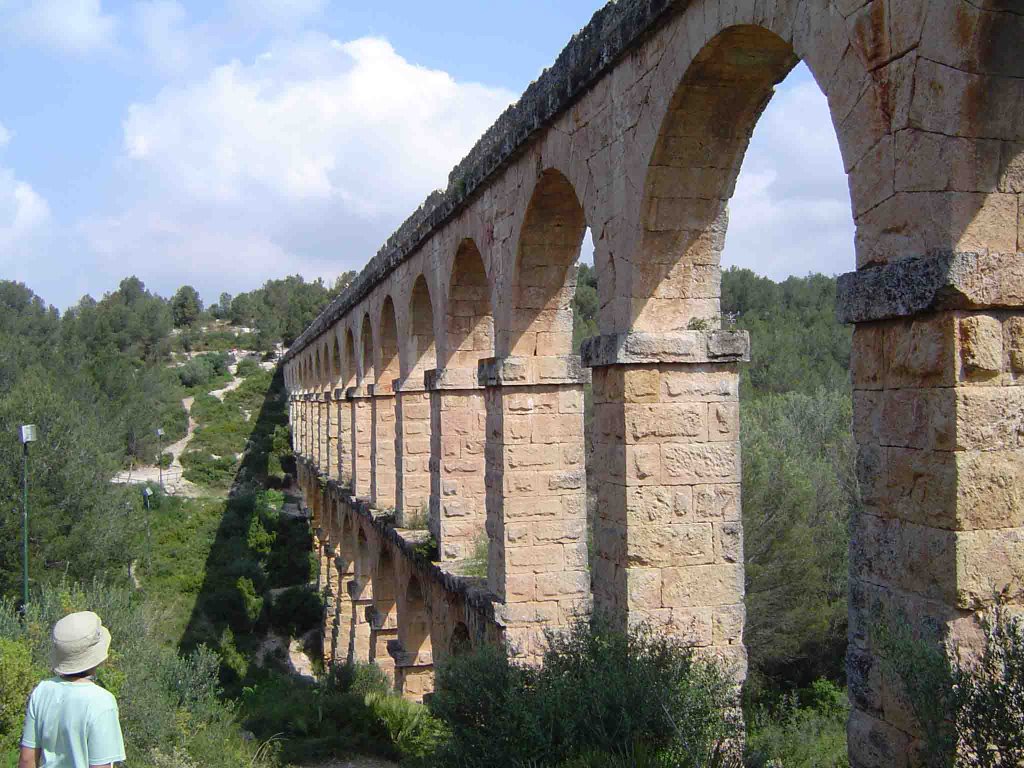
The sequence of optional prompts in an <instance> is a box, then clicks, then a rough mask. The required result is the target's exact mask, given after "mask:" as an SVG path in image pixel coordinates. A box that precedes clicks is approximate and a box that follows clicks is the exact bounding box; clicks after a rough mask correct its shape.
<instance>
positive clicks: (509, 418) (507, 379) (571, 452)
mask: <svg viewBox="0 0 1024 768" xmlns="http://www.w3.org/2000/svg"><path fill="white" fill-rule="evenodd" d="M588 373H589V372H587V371H585V370H583V369H582V368H581V367H580V364H579V358H577V357H530V358H514V357H509V358H492V359H487V360H481V361H480V364H479V380H480V383H481V384H483V385H485V386H486V392H485V396H484V397H485V404H486V409H487V446H486V460H487V470H486V483H487V534H488V539H489V552H488V574H487V580H488V586H489V588H490V590H491V591H492V592H493V593H494V594H495V595H497V597H498V599H499V600H500V601H501V602H502V603H504V604H505V605H504V606H502V607H500V610H501V612H502V614H503V616H502V619H503V622H504V624H505V626H506V630H505V637H506V641H507V642H508V643H509V646H510V648H511V649H512V650H513V652H514V653H515V654H516V655H517V656H518V657H519V658H521V659H525V660H527V661H531V662H539V661H540V656H541V654H542V653H543V650H544V638H543V633H544V629H545V628H546V627H547V628H554V627H565V626H567V625H569V624H570V623H572V621H573V620H574V619H575V618H576V617H577V616H579V615H585V614H586V613H587V612H588V611H589V609H590V573H589V571H588V568H587V540H586V527H587V525H586V523H587V518H586V498H585V494H586V490H585V485H586V469H585V464H584V461H585V457H584V447H583V387H584V384H585V383H586V381H587V379H588V378H589V376H588Z"/></svg>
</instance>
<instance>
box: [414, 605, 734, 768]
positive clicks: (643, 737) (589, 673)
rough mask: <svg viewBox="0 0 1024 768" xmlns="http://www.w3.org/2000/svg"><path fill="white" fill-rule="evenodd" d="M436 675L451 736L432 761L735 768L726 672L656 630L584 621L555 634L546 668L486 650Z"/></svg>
mask: <svg viewBox="0 0 1024 768" xmlns="http://www.w3.org/2000/svg"><path fill="white" fill-rule="evenodd" d="M436 671H437V681H436V691H435V692H434V694H433V696H432V697H431V699H430V703H429V706H430V710H431V712H433V713H434V714H435V715H436V716H437V717H439V718H440V719H441V720H442V721H444V723H445V724H446V725H447V727H448V728H449V729H450V730H451V737H450V739H448V740H447V741H446V742H444V743H443V745H442V746H441V748H440V749H439V750H438V751H437V752H436V753H435V754H434V755H432V757H431V760H430V761H428V764H429V765H436V766H453V765H454V766H466V767H467V768H471V767H472V766H481V768H483V766H488V768H491V767H493V768H501V766H508V768H517V767H518V766H525V765H533V766H555V765H559V764H562V763H564V762H566V761H574V760H576V761H578V760H580V759H581V758H582V757H584V756H589V759H595V755H603V756H608V757H611V756H615V755H618V756H622V755H623V754H624V751H626V752H628V751H629V750H633V749H641V750H648V751H649V752H650V753H651V754H652V755H654V756H656V758H657V760H658V762H657V763H652V764H657V765H662V766H666V768H667V767H668V766H676V767H678V768H683V767H686V766H693V767H694V768H697V767H704V766H718V765H730V764H734V763H732V762H729V760H728V757H727V751H726V750H724V749H723V747H722V745H723V744H728V743H729V740H730V739H731V738H732V737H734V736H735V735H736V733H737V732H736V724H735V722H734V721H733V720H732V719H731V718H730V717H729V702H730V700H731V698H732V693H731V688H730V684H729V683H728V681H727V679H726V677H725V675H724V674H723V673H722V672H721V671H720V670H719V668H718V667H717V666H716V665H714V664H711V663H704V662H700V661H697V660H696V659H695V658H694V657H693V655H692V651H691V650H690V649H687V648H685V647H683V646H682V645H681V644H679V643H678V642H677V641H675V640H673V639H672V638H668V637H665V636H661V635H658V634H656V633H654V632H652V631H650V630H649V629H648V628H646V627H635V628H633V629H631V630H630V631H628V632H625V633H624V632H620V631H616V630H614V629H612V628H611V627H610V626H609V625H607V624H605V623H603V622H602V621H600V620H595V621H594V622H593V623H590V622H579V623H577V624H576V625H575V626H574V627H573V628H572V629H571V631H569V632H567V633H564V634H558V635H551V636H550V637H549V638H548V649H547V651H546V652H545V654H544V663H543V665H542V666H540V667H533V666H527V665H523V664H520V663H516V662H514V661H512V660H511V659H510V658H509V657H508V656H507V654H506V653H505V651H504V650H503V649H501V648H497V647H495V646H491V645H484V646H482V647H480V648H479V649H477V650H475V651H472V652H470V653H467V654H464V655H459V656H452V657H449V658H447V659H446V660H445V661H443V662H442V663H441V664H440V665H438V667H437V670H436Z"/></svg>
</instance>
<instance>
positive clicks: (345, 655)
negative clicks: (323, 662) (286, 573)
mask: <svg viewBox="0 0 1024 768" xmlns="http://www.w3.org/2000/svg"><path fill="white" fill-rule="evenodd" d="M340 511H341V515H342V520H341V531H342V532H341V535H340V536H339V538H338V555H337V557H336V558H335V560H334V567H335V569H336V570H337V584H338V588H337V595H336V597H335V602H336V609H335V620H334V626H333V628H332V631H333V635H334V638H335V639H334V662H335V663H336V664H344V663H347V662H350V661H352V659H353V653H354V645H353V643H354V639H355V635H354V630H355V605H354V604H353V603H352V594H351V593H352V587H351V586H350V584H351V583H352V581H353V580H354V579H355V578H356V569H355V552H356V542H355V540H354V539H353V537H352V533H351V532H352V530H353V526H352V525H351V519H350V518H351V515H352V509H351V507H350V506H349V503H348V500H347V499H344V498H343V499H342V501H341V504H340Z"/></svg>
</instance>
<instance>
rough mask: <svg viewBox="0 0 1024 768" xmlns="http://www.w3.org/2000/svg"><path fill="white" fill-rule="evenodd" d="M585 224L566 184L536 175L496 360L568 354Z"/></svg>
mask: <svg viewBox="0 0 1024 768" xmlns="http://www.w3.org/2000/svg"><path fill="white" fill-rule="evenodd" d="M586 229H587V221H586V217H585V215H584V212H583V206H582V205H580V202H579V200H578V198H577V196H576V191H575V190H574V189H573V187H572V184H571V183H570V182H569V180H568V179H567V178H566V177H565V176H564V175H563V174H562V173H561V172H560V171H558V170H555V169H553V168H549V169H547V170H545V171H543V172H541V173H540V174H539V176H538V177H537V180H536V183H535V186H534V189H533V192H532V194H531V195H530V202H529V203H528V204H527V208H526V214H525V216H524V218H523V222H522V225H521V227H520V230H519V237H518V241H517V244H516V255H515V260H514V266H513V273H512V279H511V290H510V292H509V300H510V308H509V311H508V317H509V320H508V327H507V328H499V329H498V340H497V348H498V350H499V354H501V353H502V352H504V353H505V354H508V355H512V356H516V357H534V356H541V357H546V356H557V355H569V354H571V353H572V298H573V293H574V291H575V289H576V260H577V259H578V258H579V253H580V246H581V245H582V243H583V235H584V233H585V232H586Z"/></svg>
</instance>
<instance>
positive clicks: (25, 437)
mask: <svg viewBox="0 0 1024 768" xmlns="http://www.w3.org/2000/svg"><path fill="white" fill-rule="evenodd" d="M18 439H19V440H21V444H22V445H28V444H29V443H34V442H35V441H36V425H35V424H22V425H21V429H19V430H18Z"/></svg>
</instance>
